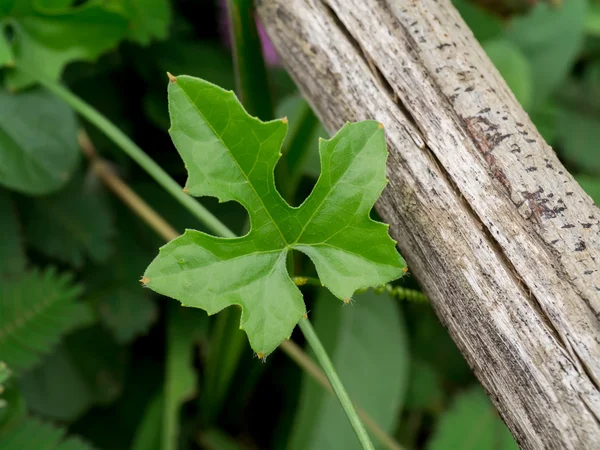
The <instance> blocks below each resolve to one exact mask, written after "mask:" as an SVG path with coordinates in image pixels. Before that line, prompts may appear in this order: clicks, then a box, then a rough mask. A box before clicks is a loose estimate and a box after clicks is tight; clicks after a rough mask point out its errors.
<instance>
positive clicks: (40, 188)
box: [0, 89, 79, 195]
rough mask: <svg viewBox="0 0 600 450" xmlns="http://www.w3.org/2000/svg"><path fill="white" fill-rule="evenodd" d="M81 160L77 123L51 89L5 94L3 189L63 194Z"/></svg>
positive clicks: (0, 135) (0, 104) (0, 111)
mask: <svg viewBox="0 0 600 450" xmlns="http://www.w3.org/2000/svg"><path fill="white" fill-rule="evenodd" d="M78 161H79V147H78V145H77V120H76V118H75V114H74V113H73V111H72V110H71V108H69V107H68V106H67V105H66V104H65V103H63V102H62V101H60V100H59V99H57V98H56V97H54V96H53V95H52V94H50V93H49V92H47V91H45V90H41V89H38V90H33V91H28V92H24V93H22V94H19V95H15V94H10V93H8V92H6V91H2V90H0V184H2V185H4V186H6V187H8V188H9V189H13V190H16V191H19V192H22V193H24V194H31V195H40V194H48V193H50V192H53V191H56V190H58V189H60V188H61V187H62V186H63V185H64V184H65V183H66V182H67V181H68V180H69V179H70V178H71V175H72V173H73V172H74V170H75V168H76V167H77V163H78Z"/></svg>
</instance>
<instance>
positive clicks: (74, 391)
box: [19, 327, 125, 422]
mask: <svg viewBox="0 0 600 450" xmlns="http://www.w3.org/2000/svg"><path fill="white" fill-rule="evenodd" d="M123 356H124V352H123V350H122V349H121V348H119V346H118V345H117V344H116V342H114V341H113V340H112V339H111V337H110V336H109V335H107V333H106V332H105V331H104V330H102V329H101V328H100V327H92V328H89V329H85V330H81V331H79V332H77V333H74V334H72V335H70V336H68V337H67V338H66V339H65V341H64V342H63V343H62V344H61V345H60V346H59V347H58V349H57V350H56V351H54V352H53V353H52V354H50V355H49V356H47V357H46V358H45V359H44V361H43V362H42V363H41V364H40V365H39V366H37V367H36V368H34V369H33V370H30V371H28V372H27V373H25V374H24V375H22V376H21V377H19V387H20V389H21V393H22V394H23V397H24V398H25V401H26V403H27V406H28V407H29V409H30V410H31V411H33V412H35V413H36V414H40V415H43V416H44V417H46V418H49V419H54V420H60V421H67V422H71V421H74V420H76V419H78V418H79V417H81V416H82V415H83V414H84V413H85V412H86V411H87V410H88V409H89V408H91V407H92V406H93V405H107V404H109V403H111V402H113V401H114V400H115V399H116V398H117V397H118V396H119V394H120V393H121V391H122V388H123V383H124V376H125V364H124V359H123Z"/></svg>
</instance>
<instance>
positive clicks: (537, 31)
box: [506, 0, 588, 107]
mask: <svg viewBox="0 0 600 450" xmlns="http://www.w3.org/2000/svg"><path fill="white" fill-rule="evenodd" d="M587 3H588V2H587V0H569V1H566V2H562V3H561V4H560V5H559V6H550V5H548V4H546V3H538V4H537V5H536V6H535V8H533V9H532V10H531V12H529V13H528V14H527V15H524V16H519V17H516V18H514V19H513V20H512V22H511V24H510V26H509V27H508V29H507V31H506V37H507V38H508V39H509V40H511V41H512V42H513V43H515V44H516V45H517V46H518V47H519V48H520V49H521V51H522V52H523V54H524V55H525V56H526V57H527V59H528V61H529V63H530V67H531V71H532V73H533V96H532V106H534V107H535V106H538V105H540V104H541V103H543V102H544V101H545V100H546V99H547V98H548V96H549V95H550V94H552V93H553V92H554V91H555V90H556V89H557V88H558V86H559V85H560V83H561V82H562V81H563V80H564V79H565V77H566V76H567V74H568V73H569V71H570V70H571V67H572V65H573V63H574V62H575V60H576V59H577V56H578V55H579V52H580V50H581V49H582V46H583V42H584V39H583V38H584V34H585V25H584V24H585V16H586V11H587Z"/></svg>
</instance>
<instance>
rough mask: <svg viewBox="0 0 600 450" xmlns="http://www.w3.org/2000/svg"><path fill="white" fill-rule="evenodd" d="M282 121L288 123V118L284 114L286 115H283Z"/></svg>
mask: <svg viewBox="0 0 600 450" xmlns="http://www.w3.org/2000/svg"><path fill="white" fill-rule="evenodd" d="M281 123H283V124H286V123H288V118H287V116H284V117H282V118H281Z"/></svg>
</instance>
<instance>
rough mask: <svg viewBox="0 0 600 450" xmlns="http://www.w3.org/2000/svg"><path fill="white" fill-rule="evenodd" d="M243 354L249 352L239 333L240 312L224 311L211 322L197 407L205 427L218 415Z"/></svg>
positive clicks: (235, 310)
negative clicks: (201, 389)
mask: <svg viewBox="0 0 600 450" xmlns="http://www.w3.org/2000/svg"><path fill="white" fill-rule="evenodd" d="M244 350H246V351H248V350H250V347H249V346H248V341H247V340H246V337H245V336H244V333H243V331H242V330H240V310H239V308H233V307H231V308H227V309H225V310H224V311H221V313H220V314H219V315H218V316H217V317H216V318H215V320H214V326H213V329H212V333H211V336H210V347H209V350H208V355H207V357H206V363H205V367H204V376H205V382H204V386H203V387H204V390H203V392H202V396H201V397H200V405H201V407H202V410H203V413H204V417H203V419H204V421H205V422H206V423H209V424H212V423H214V421H215V420H216V419H217V416H218V414H219V412H221V409H222V408H223V406H224V402H225V400H226V397H227V393H228V391H229V387H230V386H231V382H232V381H233V377H234V375H235V371H236V369H237V367H238V363H239V360H240V357H241V354H242V352H243V351H244Z"/></svg>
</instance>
